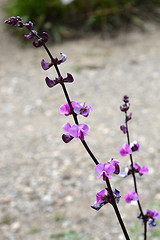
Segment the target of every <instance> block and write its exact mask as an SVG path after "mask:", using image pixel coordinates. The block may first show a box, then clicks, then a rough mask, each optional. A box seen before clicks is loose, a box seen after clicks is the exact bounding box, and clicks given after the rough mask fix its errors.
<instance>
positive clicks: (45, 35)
mask: <svg viewBox="0 0 160 240" xmlns="http://www.w3.org/2000/svg"><path fill="white" fill-rule="evenodd" d="M48 38H49V35H48V33H46V32H43V33H42V37H41V38H39V39H38V41H37V42H35V41H34V42H33V43H32V44H33V46H34V47H36V48H38V47H41V46H43V45H44V44H45V43H46V42H47V41H48Z"/></svg>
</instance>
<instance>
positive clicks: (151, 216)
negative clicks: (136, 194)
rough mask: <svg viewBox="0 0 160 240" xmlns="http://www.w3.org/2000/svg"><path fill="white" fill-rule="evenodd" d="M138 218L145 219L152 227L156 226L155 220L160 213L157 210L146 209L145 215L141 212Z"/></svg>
mask: <svg viewBox="0 0 160 240" xmlns="http://www.w3.org/2000/svg"><path fill="white" fill-rule="evenodd" d="M138 218H139V219H142V222H144V221H146V222H148V224H149V226H150V227H155V226H156V223H155V220H156V219H158V218H159V213H158V211H157V210H154V211H151V210H149V209H147V210H146V211H145V214H144V217H143V216H142V215H141V214H139V216H138Z"/></svg>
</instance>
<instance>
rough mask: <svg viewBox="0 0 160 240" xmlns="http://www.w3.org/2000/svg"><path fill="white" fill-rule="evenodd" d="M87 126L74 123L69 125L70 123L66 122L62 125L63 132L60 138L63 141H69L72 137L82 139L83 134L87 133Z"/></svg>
mask: <svg viewBox="0 0 160 240" xmlns="http://www.w3.org/2000/svg"><path fill="white" fill-rule="evenodd" d="M88 130H89V128H88V126H87V125H85V124H75V125H73V126H71V124H70V123H66V124H65V125H64V126H63V131H64V133H65V134H63V135H62V139H63V141H64V142H65V143H68V142H70V141H71V140H72V139H73V138H75V139H78V138H80V139H81V140H82V141H83V140H84V136H86V135H88V134H87V132H88Z"/></svg>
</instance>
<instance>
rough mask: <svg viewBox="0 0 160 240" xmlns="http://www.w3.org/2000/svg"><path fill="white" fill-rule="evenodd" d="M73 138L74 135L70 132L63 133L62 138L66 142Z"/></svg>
mask: <svg viewBox="0 0 160 240" xmlns="http://www.w3.org/2000/svg"><path fill="white" fill-rule="evenodd" d="M72 139H73V137H72V136H71V135H69V134H63V135H62V140H63V141H64V142H65V143H69V142H70V141H71V140H72Z"/></svg>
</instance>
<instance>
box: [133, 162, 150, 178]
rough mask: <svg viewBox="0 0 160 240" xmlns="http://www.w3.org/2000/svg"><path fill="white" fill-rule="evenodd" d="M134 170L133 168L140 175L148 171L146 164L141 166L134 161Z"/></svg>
mask: <svg viewBox="0 0 160 240" xmlns="http://www.w3.org/2000/svg"><path fill="white" fill-rule="evenodd" d="M134 170H135V172H138V173H139V175H140V176H142V175H143V174H145V173H148V167H147V166H143V167H142V168H141V167H140V166H139V165H138V164H137V163H134Z"/></svg>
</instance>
